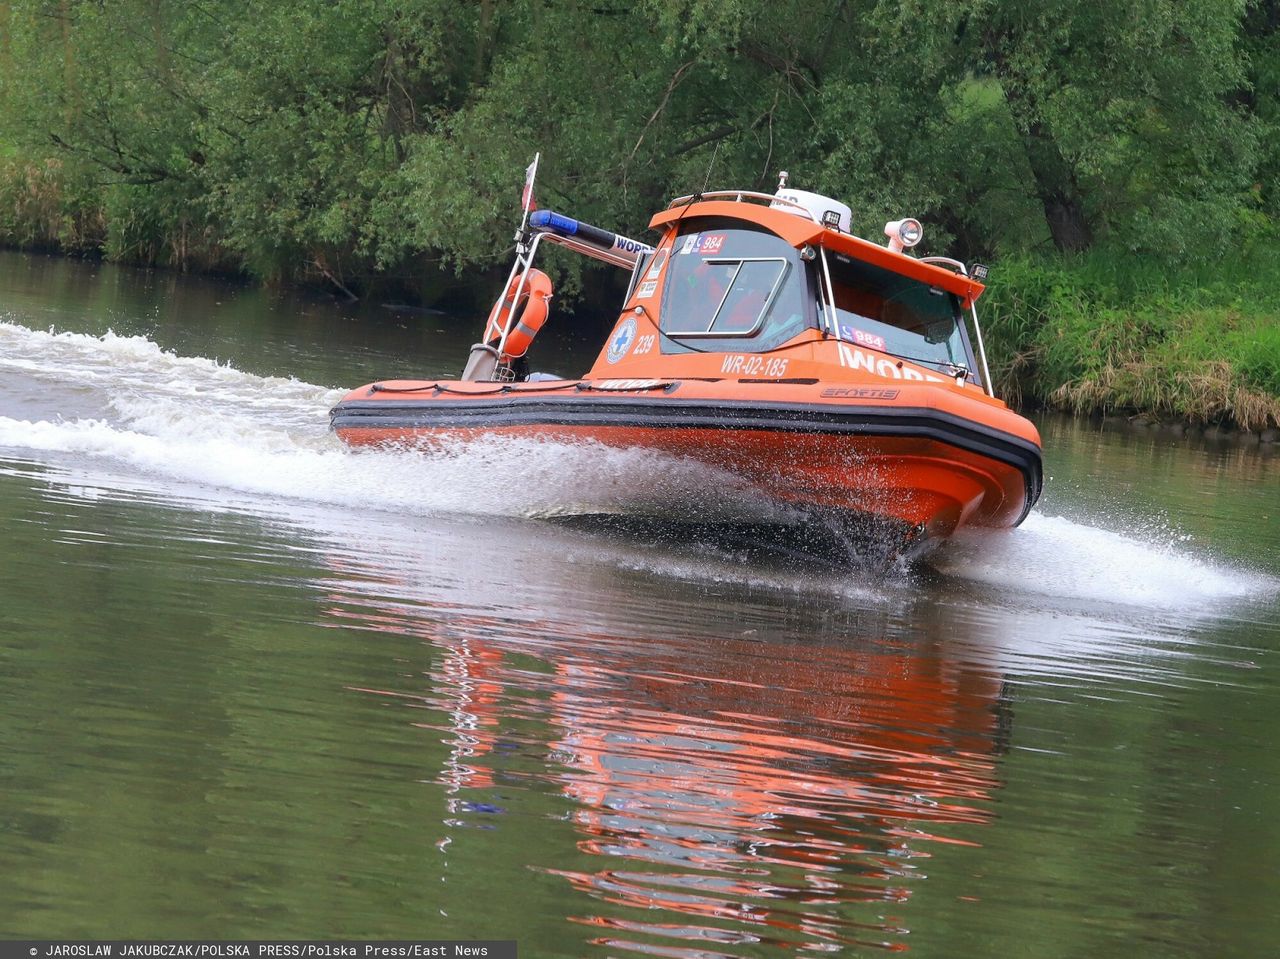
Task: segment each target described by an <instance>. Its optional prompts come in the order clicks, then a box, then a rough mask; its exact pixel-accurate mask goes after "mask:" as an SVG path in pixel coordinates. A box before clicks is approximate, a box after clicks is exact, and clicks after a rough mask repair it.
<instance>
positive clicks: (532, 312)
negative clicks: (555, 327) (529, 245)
mask: <svg viewBox="0 0 1280 959" xmlns="http://www.w3.org/2000/svg"><path fill="white" fill-rule="evenodd" d="M519 286H520V282H519V281H518V280H517V281H516V282H515V283H514V284H513V285H512V288H511V292H510V293H509V294H508V295H507V296H504V297H503V298H502V299H500V300H499V301H498V302H497V303H495V304H494V305H493V310H492V311H491V312H490V313H489V322H488V324H487V325H486V326H485V336H484V338H485V342H486V343H492V344H493V345H495V346H497V345H498V343H499V342H500V341H501V340H502V331H503V330H506V331H507V342H506V344H505V345H504V346H503V347H502V356H503V359H504V360H513V359H518V358H519V357H521V356H524V355H525V353H526V352H528V350H529V345H530V344H531V343H533V338H534V337H535V336H537V335H538V331H539V330H541V329H542V324H544V323H546V322H547V314H548V312H549V311H550V304H549V303H548V302H547V301H548V300H550V299H551V277H549V276H547V274H545V273H543V272H542V271H541V270H532V269H531V270H529V271H528V272H527V273H525V276H524V288H523V289H521V290H520V299H519V302H518V303H516V302H514V300H515V292H516V289H517V288H519ZM513 313H514V314H515V319H514V322H513V321H512V314H513Z"/></svg>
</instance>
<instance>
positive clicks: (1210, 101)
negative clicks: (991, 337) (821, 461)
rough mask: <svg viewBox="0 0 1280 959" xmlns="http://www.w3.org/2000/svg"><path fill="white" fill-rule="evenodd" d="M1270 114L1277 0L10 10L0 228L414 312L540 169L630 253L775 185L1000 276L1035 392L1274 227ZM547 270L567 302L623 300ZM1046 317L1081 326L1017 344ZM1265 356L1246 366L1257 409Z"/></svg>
mask: <svg viewBox="0 0 1280 959" xmlns="http://www.w3.org/2000/svg"><path fill="white" fill-rule="evenodd" d="M1278 101H1280V0H1134V2H1129V3H1119V2H1116V0H1108V2H1102V0H976V2H974V3H970V4H954V3H950V2H947V0H806V2H805V3H804V4H799V3H796V2H785V3H765V2H763V0H716V2H710V0H639V2H636V3H623V2H621V0H593V2H591V3H584V2H581V0H551V2H548V0H504V2H498V0H477V2H475V3H470V4H458V3H454V2H446V0H414V2H412V3H410V2H407V0H344V2H343V3H340V4H335V3H333V2H331V0H296V2H293V3H289V4H274V3H267V2H264V0H201V2H199V3H175V2H173V0H113V2H112V3H109V4H107V3H101V2H96V0H2V2H0V202H2V205H0V242H6V243H10V244H16V245H24V246H41V247H60V248H62V249H65V250H68V251H75V252H87V251H97V252H100V253H102V254H104V255H106V256H109V257H111V258H113V259H119V260H126V261H134V262H144V263H161V264H166V265H170V266H174V267H178V268H180V269H239V270H243V271H245V272H248V273H250V274H252V275H255V276H258V277H260V278H263V279H266V280H270V281H298V280H301V281H305V282H317V283H322V284H325V285H328V286H329V287H330V288H332V289H334V290H338V291H341V292H343V293H344V294H348V295H352V296H354V295H359V294H364V293H368V292H370V291H372V290H373V289H374V288H375V287H377V286H379V285H382V286H394V287H396V288H398V290H399V291H401V292H411V293H415V292H416V293H417V294H419V295H421V296H424V297H425V298H428V299H429V298H430V297H431V291H430V290H428V289H425V286H426V285H427V284H428V283H431V284H433V285H435V286H436V287H437V288H442V287H444V286H447V285H448V284H443V283H441V282H440V272H439V271H440V268H441V267H443V268H445V269H451V270H453V271H455V272H457V273H459V274H461V273H463V272H466V273H475V272H476V271H479V272H480V273H481V274H482V275H488V273H490V272H492V271H496V270H501V269H502V265H503V261H504V260H505V259H506V256H507V254H508V251H509V248H510V245H511V234H512V228H513V226H514V224H515V220H516V216H517V213H518V211H517V200H518V196H519V184H520V179H521V174H522V171H523V169H524V167H525V165H526V164H527V163H528V161H529V159H530V158H531V156H532V155H533V153H534V152H535V151H537V150H540V151H542V153H543V156H544V163H543V166H542V176H541V178H540V182H539V191H538V192H539V198H540V200H541V201H542V203H543V204H544V205H550V206H554V207H561V208H563V209H565V210H566V212H569V213H572V214H574V215H576V216H580V217H582V218H583V219H585V220H588V221H590V222H596V223H599V224H601V225H603V226H606V227H610V228H613V229H620V230H622V231H623V232H627V233H630V234H632V235H642V231H643V228H644V225H645V224H646V223H647V221H648V217H649V216H650V215H651V214H652V212H653V211H654V210H655V209H658V208H660V207H661V206H662V205H664V204H665V202H666V201H667V200H668V199H669V198H670V197H671V196H674V195H679V194H682V193H691V192H695V191H697V190H700V189H702V188H703V186H704V184H707V185H711V186H713V187H716V186H726V185H732V186H741V187H746V188H756V189H772V186H773V184H774V183H775V182H776V179H775V178H776V175H777V173H778V171H779V170H780V169H783V168H785V169H787V170H788V171H790V173H791V182H792V184H793V185H795V186H798V187H801V188H808V189H813V190H817V191H820V192H824V193H828V194H831V195H835V196H839V197H841V198H842V199H845V200H846V201H848V202H849V203H850V204H851V206H852V207H853V209H854V218H855V229H856V230H857V231H858V232H860V233H862V234H863V235H872V236H874V235H877V234H878V232H879V227H880V225H881V224H883V223H884V221H885V220H886V219H889V218H891V217H896V216H899V215H902V214H903V213H908V212H909V213H911V214H912V215H915V216H919V217H921V218H922V219H923V220H925V222H926V223H927V225H928V229H929V237H928V240H927V242H928V243H929V244H930V245H931V249H930V252H935V253H950V254H952V255H955V256H958V257H960V258H962V259H966V260H969V259H973V258H983V259H989V258H997V259H1000V260H1001V263H1002V268H1001V271H1000V274H999V275H1000V276H1002V277H1011V278H1013V281H1012V282H1011V283H1010V284H1009V287H1008V290H1007V293H1006V294H1005V296H1006V298H1007V300H1008V302H1006V304H1005V307H1004V308H1003V311H1002V313H1001V316H1002V318H1001V319H1000V320H999V321H998V323H997V325H998V326H1000V327H1001V329H1000V331H999V333H998V335H997V337H996V338H997V339H998V340H1003V341H1004V342H1005V343H1007V344H1008V345H1009V346H1010V347H1011V348H1013V350H1014V351H1013V352H1012V353H1010V354H1009V356H1011V357H1013V360H1012V361H1011V362H1012V365H1011V366H1009V367H1008V369H1006V378H1007V379H1011V381H1016V382H1018V383H1024V382H1025V383H1027V384H1030V385H1033V386H1034V384H1040V385H1039V386H1034V388H1036V389H1037V390H1038V391H1040V392H1044V391H1043V389H1042V387H1043V385H1044V383H1045V382H1046V379H1045V378H1046V377H1052V376H1062V377H1066V379H1063V380H1061V381H1060V382H1059V383H1058V384H1057V385H1063V384H1064V383H1069V382H1075V380H1072V379H1071V377H1079V376H1081V375H1084V373H1085V372H1087V371H1084V370H1082V369H1078V368H1077V367H1078V363H1077V362H1076V360H1073V359H1072V357H1071V355H1070V351H1071V350H1072V349H1081V350H1084V349H1087V348H1091V347H1096V348H1097V349H1095V350H1094V352H1097V350H1101V351H1102V352H1101V353H1099V355H1105V356H1106V357H1108V358H1109V360H1110V361H1111V362H1112V363H1114V362H1116V361H1118V359H1119V357H1120V356H1121V355H1122V354H1124V355H1127V352H1126V351H1133V350H1137V349H1143V350H1147V347H1148V346H1149V342H1156V341H1158V342H1160V343H1178V342H1181V341H1180V340H1179V339H1178V336H1177V335H1175V333H1174V332H1173V331H1171V330H1170V329H1169V328H1168V325H1167V323H1166V320H1167V319H1168V317H1171V316H1175V315H1181V314H1182V313H1183V312H1185V311H1184V309H1183V307H1184V305H1185V301H1187V298H1188V297H1190V298H1191V300H1192V301H1194V300H1195V294H1194V291H1193V290H1192V287H1191V286H1190V285H1189V283H1188V282H1187V277H1189V276H1191V275H1192V273H1193V272H1194V273H1195V274H1196V275H1202V276H1211V275H1212V274H1213V271H1214V270H1216V269H1219V268H1220V266H1221V263H1222V258H1223V256H1224V255H1225V254H1226V253H1227V252H1228V251H1229V250H1231V249H1232V248H1233V247H1234V246H1235V245H1237V244H1239V243H1240V242H1242V241H1246V242H1253V243H1262V242H1266V241H1267V240H1268V238H1270V239H1271V241H1274V238H1275V235H1276V234H1275V230H1276V217H1277V216H1278V215H1280V192H1278V188H1277V186H1276V184H1277V183H1280V108H1278V106H1277V103H1278ZM1050 251H1057V253H1059V254H1066V256H1065V257H1062V258H1060V259H1058V260H1056V261H1055V260H1052V259H1048V260H1046V259H1044V258H1043V257H1044V255H1045V254H1047V253H1049V252H1050ZM1082 256H1083V259H1081V257H1082ZM1125 263H1129V264H1135V263H1142V264H1145V266H1143V267H1142V271H1141V272H1142V273H1143V275H1144V277H1150V276H1161V277H1170V278H1172V279H1170V280H1169V281H1168V282H1169V284H1170V290H1169V291H1167V292H1169V294H1170V295H1169V297H1166V298H1165V299H1151V298H1150V297H1143V298H1138V297H1137V291H1135V290H1129V289H1126V288H1125V285H1124V283H1111V282H1107V281H1106V278H1105V277H1103V276H1100V275H1099V274H1101V273H1102V272H1104V265H1106V264H1112V265H1114V264H1125ZM1153 264H1154V266H1153ZM1135 269H1136V268H1134V267H1132V266H1131V267H1130V270H1131V271H1135ZM556 270H557V281H558V290H559V292H560V295H561V301H560V302H562V303H567V302H571V301H572V300H573V299H574V298H575V297H583V296H585V297H595V296H603V295H604V294H605V293H608V292H611V291H612V290H613V289H614V286H613V285H611V284H616V277H614V276H613V274H612V273H608V272H601V271H599V270H598V268H596V267H593V266H592V265H590V264H584V263H583V262H582V261H581V260H580V259H573V260H569V259H565V260H564V261H563V262H558V263H557V264H556ZM1273 275H1274V274H1273ZM1095 281H1103V282H1102V283H1101V285H1095ZM1006 282H1009V281H1008V280H1006ZM1143 282H1147V280H1144V281H1143ZM1023 284H1025V285H1023ZM1081 291H1087V293H1085V292H1081ZM1112 296H1119V297H1121V298H1120V299H1110V297H1112ZM1219 299H1221V298H1219ZM1015 301H1016V302H1015ZM1135 305H1136V306H1137V307H1139V308H1140V312H1142V313H1143V315H1144V316H1145V317H1146V318H1145V319H1141V320H1138V321H1134V322H1129V319H1131V317H1130V314H1129V312H1128V311H1129V310H1130V308H1131V307H1134V306H1135ZM1024 307H1025V309H1026V310H1029V311H1031V312H1028V313H1024V312H1020V311H1021V310H1022V309H1023V308H1024ZM1226 309H1227V306H1226V305H1224V303H1223V302H1219V301H1218V300H1214V302H1213V303H1212V304H1210V306H1209V308H1208V313H1205V314H1203V316H1202V318H1201V319H1200V320H1199V321H1197V322H1198V323H1200V324H1210V325H1211V324H1218V325H1219V327H1220V328H1218V327H1214V329H1215V330H1216V333H1223V334H1224V335H1222V336H1218V335H1213V336H1210V337H1209V338H1208V339H1209V340H1210V341H1211V342H1215V343H1217V344H1218V345H1220V346H1223V347H1224V348H1225V345H1226V344H1228V343H1236V342H1237V341H1239V340H1240V335H1242V334H1238V333H1231V332H1230V329H1229V315H1228V313H1226V312H1221V311H1222V310H1226ZM1107 310H1110V311H1111V312H1109V313H1108V312H1107ZM1043 311H1050V312H1051V313H1052V314H1053V315H1054V316H1055V317H1059V318H1061V317H1066V316H1076V317H1083V316H1085V315H1086V314H1087V315H1088V316H1090V317H1093V318H1094V319H1092V320H1090V322H1089V323H1086V324H1085V325H1083V326H1079V327H1075V326H1069V327H1064V328H1062V329H1061V330H1060V334H1061V335H1060V338H1059V339H1057V340H1055V341H1053V342H1048V341H1046V340H1045V338H1044V336H1042V335H1040V333H1038V332H1037V333H1035V335H1015V334H1017V331H1016V330H1015V329H1014V326H1016V325H1017V324H1019V323H1021V324H1023V325H1024V326H1026V325H1028V324H1029V325H1032V326H1034V327H1035V329H1036V330H1040V329H1042V324H1041V323H1039V321H1038V320H1037V319H1035V318H1036V317H1039V316H1041V315H1044V312H1043ZM1247 312H1248V311H1246V313H1247ZM1157 314H1158V315H1159V316H1161V317H1165V318H1166V319H1165V320H1162V319H1158V317H1157ZM1250 315H1251V314H1250ZM1103 316H1109V317H1111V319H1113V320H1114V321H1115V322H1116V323H1117V324H1119V327H1120V332H1117V331H1109V333H1108V335H1107V336H1103V337H1102V340H1103V341H1105V343H1106V345H1105V347H1102V346H1099V345H1098V343H1097V342H1095V338H1094V336H1093V334H1094V332H1096V331H1095V326H1096V323H1097V322H1101V320H1100V319H1099V318H1100V317H1103ZM1014 317H1020V319H1016V320H1015V319H1014ZM1148 327H1150V331H1149V334H1144V335H1143V336H1145V337H1146V338H1145V339H1144V338H1143V337H1139V338H1138V339H1132V338H1126V337H1125V336H1122V335H1121V333H1122V332H1124V331H1126V330H1130V328H1135V329H1138V330H1145V329H1147V328H1148ZM1205 328H1206V329H1209V328H1210V326H1206V327H1205ZM1130 331H1131V330H1130ZM1022 332H1023V333H1026V332H1027V331H1026V330H1023V331H1022ZM1112 333H1114V334H1115V335H1114V336H1112V335H1110V334H1112ZM1117 337H1118V338H1117ZM1273 343H1274V338H1273V336H1272V335H1271V334H1269V333H1267V332H1266V331H1265V330H1264V335H1262V336H1261V338H1260V339H1256V340H1250V341H1248V342H1247V343H1246V342H1243V341H1240V345H1239V347H1238V351H1237V352H1234V353H1233V354H1232V356H1233V363H1232V370H1233V372H1232V376H1233V377H1235V376H1237V375H1239V376H1247V377H1248V379H1249V382H1250V383H1251V384H1253V385H1254V386H1255V387H1258V388H1265V389H1272V388H1273V384H1274V378H1273V377H1272V376H1271V375H1270V373H1269V372H1268V371H1269V370H1272V369H1273V367H1274V364H1273V363H1272V354H1271V353H1270V352H1269V350H1270V348H1271V345H1272V344H1273ZM1232 349H1233V350H1234V349H1236V348H1235V347H1233V348H1232ZM1147 353H1148V355H1149V354H1150V351H1149V350H1147ZM1219 358H1225V355H1224V356H1220V357H1219ZM1033 359H1034V363H1035V368H1036V369H1037V370H1038V371H1039V373H1038V374H1037V377H1038V378H1037V379H1035V380H1034V383H1033V381H1031V380H1026V379H1025V377H1023V376H1021V375H1018V376H1011V375H1010V372H1011V371H1012V372H1018V371H1019V370H1021V371H1025V370H1028V369H1030V368H1031V367H1030V364H1031V363H1032V360H1033ZM1094 372H1096V371H1094Z"/></svg>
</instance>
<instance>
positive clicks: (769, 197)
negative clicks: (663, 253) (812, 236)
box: [667, 190, 822, 226]
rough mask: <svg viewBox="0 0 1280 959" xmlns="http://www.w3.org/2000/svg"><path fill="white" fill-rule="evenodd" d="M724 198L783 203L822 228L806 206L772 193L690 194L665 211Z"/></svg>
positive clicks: (736, 191)
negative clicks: (701, 201) (696, 200)
mask: <svg viewBox="0 0 1280 959" xmlns="http://www.w3.org/2000/svg"><path fill="white" fill-rule="evenodd" d="M726 196H731V197H733V198H734V199H735V201H736V202H738V203H741V202H742V201H743V200H761V201H763V202H766V203H768V204H769V205H770V206H773V204H775V203H784V204H786V205H787V206H793V207H795V208H796V209H797V210H799V211H800V212H801V213H803V214H804V215H805V216H807V217H808V218H809V219H810V220H812V221H813V222H814V223H816V224H818V226H822V221H821V220H819V219H818V218H817V217H816V216H814V214H813V211H812V210H810V209H809V208H808V207H807V206H804V205H802V204H800V203H797V202H796V201H795V200H789V199H787V198H786V197H785V196H777V195H776V194H773V193H757V192H755V191H754V190H712V191H711V192H710V193H690V194H689V195H688V196H681V197H676V199H674V200H672V201H671V202H670V203H668V204H667V209H668V210H673V209H675V208H676V207H678V206H680V205H682V204H685V203H688V202H689V201H690V200H693V199H695V198H696V199H698V200H709V199H711V198H713V197H726Z"/></svg>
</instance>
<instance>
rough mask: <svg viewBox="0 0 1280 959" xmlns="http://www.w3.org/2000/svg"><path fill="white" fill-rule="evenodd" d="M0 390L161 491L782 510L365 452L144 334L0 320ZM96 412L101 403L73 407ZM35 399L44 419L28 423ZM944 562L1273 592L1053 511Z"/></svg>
mask: <svg viewBox="0 0 1280 959" xmlns="http://www.w3.org/2000/svg"><path fill="white" fill-rule="evenodd" d="M0 387H4V388H5V389H0V446H4V447H9V448H10V449H14V450H34V451H39V452H43V453H52V454H59V455H65V456H71V457H73V458H79V459H83V458H86V457H88V458H92V459H95V460H106V461H109V462H110V463H113V464H116V466H117V467H118V466H119V465H121V464H123V465H124V466H125V467H127V469H126V470H125V472H126V473H128V472H129V471H130V470H131V471H133V474H134V475H135V476H137V477H138V480H139V485H140V486H145V487H146V488H147V489H148V490H154V488H155V486H156V484H157V481H159V482H160V485H161V486H163V484H164V482H166V481H168V482H170V483H172V484H187V485H190V484H196V485H199V486H201V487H203V488H206V489H207V490H209V491H211V492H212V495H211V496H210V497H209V498H210V499H216V498H217V496H218V495H220V494H219V493H218V491H226V492H228V493H229V492H230V491H235V492H236V493H238V494H250V495H253V496H265V497H270V498H286V499H289V500H293V501H300V502H311V503H323V504H336V505H341V506H346V507H356V508H360V509H373V510H380V511H390V512H395V513H409V514H419V515H423V514H431V513H439V512H456V513H473V514H475V513H479V514H499V515H514V516H538V515H553V514H568V513H574V512H626V511H631V510H638V511H642V512H645V513H649V514H653V513H658V514H662V515H668V516H670V517H672V518H690V519H694V518H696V519H704V520H708V519H716V518H719V517H723V518H735V519H740V520H771V519H780V518H786V512H785V510H784V509H783V508H781V507H779V506H777V505H776V504H773V503H770V502H769V501H767V500H765V499H763V498H761V497H759V496H756V495H754V494H753V493H752V491H751V490H750V488H749V487H747V486H746V485H745V484H743V483H742V482H740V481H738V480H735V479H734V478H732V477H730V476H729V475H728V474H726V473H724V472H721V471H717V470H714V469H711V468H709V467H706V466H703V465H700V464H697V463H694V462H692V461H688V460H683V459H679V458H674V457H670V456H666V455H663V454H660V453H657V452H655V451H652V450H640V449H631V450H618V449H610V448H607V447H604V446H602V445H600V444H597V443H590V442H587V443H573V444H569V443H561V442H549V441H538V440H530V439H510V438H498V437H490V438H487V439H484V440H480V441H477V442H472V443H468V444H465V445H464V444H458V445H455V446H452V447H448V448H445V449H442V450H438V451H434V452H431V453H426V452H421V451H408V450H405V451H396V450H384V451H369V452H363V451H361V452H355V451H351V450H348V449H346V448H345V447H344V446H343V445H342V444H341V443H340V442H338V441H337V440H336V439H335V438H334V436H333V435H332V434H331V433H330V432H329V428H328V418H327V413H328V409H329V407H330V406H331V405H332V404H333V403H334V402H335V401H336V400H337V399H338V398H339V397H340V395H341V393H340V391H334V390H330V389H326V388H323V387H319V386H315V385H312V384H309V383H303V382H299V381H297V380H293V379H284V378H279V377H260V376H253V375H251V374H247V373H243V372H241V371H239V370H236V369H235V368H233V367H231V366H229V365H226V364H222V363H218V362H216V361H214V360H209V359H203V358H198V357H194V358H193V357H181V356H177V355H175V354H173V353H169V352H166V351H165V350H163V349H161V348H160V347H159V346H158V345H157V344H155V343H153V342H151V341H150V340H148V339H146V338H144V337H139V336H117V335H115V334H113V333H107V334H105V335H103V336H88V335H84V334H79V333H52V332H40V331H33V330H29V329H26V328H25V327H21V326H18V325H15V324H12V323H3V322H0ZM86 391H89V392H90V393H91V394H92V397H91V398H92V400H93V402H91V403H89V404H88V405H87V406H86V404H85V403H84V402H82V400H83V397H84V394H85V392H86ZM6 395H7V397H8V399H7V400H6V399H5V397H6ZM6 402H12V403H14V404H15V408H6V407H5V406H4V405H2V404H4V403H6ZM86 408H92V409H95V410H101V411H104V412H103V414H102V415H97V414H96V413H95V415H92V416H86V415H80V416H75V415H68V416H66V418H65V419H64V418H62V417H61V416H60V415H59V413H60V411H71V410H77V409H79V410H83V409H86ZM33 409H38V410H39V418H38V419H32V418H25V416H24V414H25V415H30V412H31V410H33ZM6 414H14V415H6ZM116 473H117V474H118V473H119V470H118V468H117V469H116ZM144 480H145V482H143V481H144ZM116 481H119V480H118V479H116V480H113V482H116ZM124 481H125V482H127V481H128V480H127V477H126V478H125V480H124ZM226 498H227V499H228V500H234V497H231V496H229V495H228V496H226ZM931 563H932V565H934V566H935V567H937V568H939V569H940V570H941V571H943V572H944V573H946V574H949V575H953V576H957V577H962V578H965V579H968V580H971V581H977V582H984V583H991V584H993V585H996V586H999V587H1000V588H1001V589H1002V590H1007V589H1015V590H1028V591H1034V592H1037V593H1040V594H1042V595H1047V596H1059V597H1069V598H1078V599H1084V600H1101V601H1111V602H1118V603H1128V604H1135V603H1136V604H1140V605H1144V606H1160V607H1167V608H1177V609H1193V608H1195V607H1196V606H1197V605H1199V604H1204V603H1208V602H1212V601H1215V600H1221V599H1233V598H1244V597H1250V596H1256V595H1260V594H1273V593H1275V592H1276V591H1277V584H1276V583H1275V582H1274V581H1273V580H1272V579H1270V578H1268V577H1265V576H1261V575H1257V574H1251V573H1247V572H1242V571H1239V570H1235V569H1232V568H1230V567H1228V566H1224V565H1222V564H1220V563H1217V562H1215V561H1212V560H1210V559H1207V558H1204V557H1200V556H1196V555H1194V554H1193V553H1191V552H1190V551H1189V550H1188V549H1187V548H1186V547H1185V545H1183V544H1180V543H1178V542H1177V541H1176V540H1175V539H1173V538H1171V537H1166V539H1165V540H1164V541H1161V540H1159V539H1153V538H1144V537H1139V536H1133V535H1126V534H1122V533H1117V532H1111V531H1109V530H1107V529H1103V528H1097V527H1094V526H1090V525H1086V524H1082V523H1077V522H1072V521H1071V520H1068V519H1063V518H1060V517H1050V516H1044V515H1041V514H1033V515H1032V516H1031V517H1029V518H1028V520H1027V521H1026V523H1025V524H1024V525H1023V526H1022V527H1021V528H1019V529H1017V530H1014V531H1010V532H1004V533H981V532H964V533H961V534H960V535H959V536H958V537H956V539H955V540H954V541H953V542H951V543H949V544H947V547H946V548H945V549H944V550H942V551H941V552H939V553H937V554H936V555H935V556H934V557H933V558H932V560H931Z"/></svg>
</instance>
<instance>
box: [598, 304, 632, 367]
mask: <svg viewBox="0 0 1280 959" xmlns="http://www.w3.org/2000/svg"><path fill="white" fill-rule="evenodd" d="M635 341H636V319H635V317H634V316H629V317H627V320H626V322H625V323H623V324H622V325H621V326H620V327H618V329H617V330H615V331H614V334H613V338H612V339H611V340H609V351H608V352H607V353H606V354H605V359H606V360H608V361H609V362H610V363H617V362H618V360H620V359H622V358H623V357H624V356H626V355H627V353H628V351H630V349H631V344H632V343H634V342H635Z"/></svg>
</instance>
